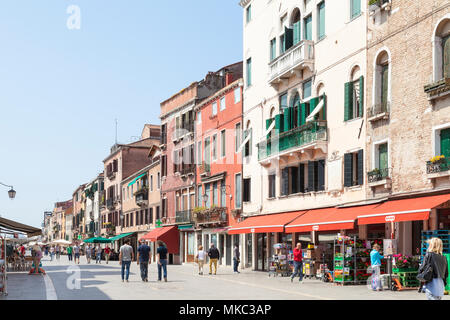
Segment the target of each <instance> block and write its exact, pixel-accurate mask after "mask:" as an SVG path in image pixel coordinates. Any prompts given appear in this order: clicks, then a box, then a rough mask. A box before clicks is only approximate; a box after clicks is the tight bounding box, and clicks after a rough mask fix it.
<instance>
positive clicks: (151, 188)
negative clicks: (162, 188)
mask: <svg viewBox="0 0 450 320" xmlns="http://www.w3.org/2000/svg"><path fill="white" fill-rule="evenodd" d="M150 191H153V175H151V176H150Z"/></svg>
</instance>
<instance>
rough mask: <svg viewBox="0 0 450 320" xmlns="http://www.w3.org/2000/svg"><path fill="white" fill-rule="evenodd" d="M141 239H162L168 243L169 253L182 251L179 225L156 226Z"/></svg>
mask: <svg viewBox="0 0 450 320" xmlns="http://www.w3.org/2000/svg"><path fill="white" fill-rule="evenodd" d="M141 240H147V241H151V242H156V241H158V240H161V241H163V242H164V243H165V244H166V246H167V251H168V252H169V253H173V254H178V253H179V251H180V236H179V231H178V227H177V226H169V227H162V228H156V229H154V230H152V231H150V232H149V233H147V234H146V235H144V236H143V237H142V238H141Z"/></svg>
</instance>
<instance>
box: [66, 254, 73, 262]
mask: <svg viewBox="0 0 450 320" xmlns="http://www.w3.org/2000/svg"><path fill="white" fill-rule="evenodd" d="M67 257H68V258H69V261H72V254H71V253H68V254H67Z"/></svg>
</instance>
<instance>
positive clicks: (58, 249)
mask: <svg viewBox="0 0 450 320" xmlns="http://www.w3.org/2000/svg"><path fill="white" fill-rule="evenodd" d="M55 251H56V260H58V261H59V258H60V255H61V248H60V247H59V245H57V246H56V249H55Z"/></svg>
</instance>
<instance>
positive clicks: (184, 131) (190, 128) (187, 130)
mask: <svg viewBox="0 0 450 320" xmlns="http://www.w3.org/2000/svg"><path fill="white" fill-rule="evenodd" d="M190 134H194V122H193V121H190V122H188V123H184V124H183V125H182V126H181V128H177V129H175V130H174V132H173V135H172V141H174V142H175V141H177V140H180V139H182V138H184V137H185V136H187V135H190Z"/></svg>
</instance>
